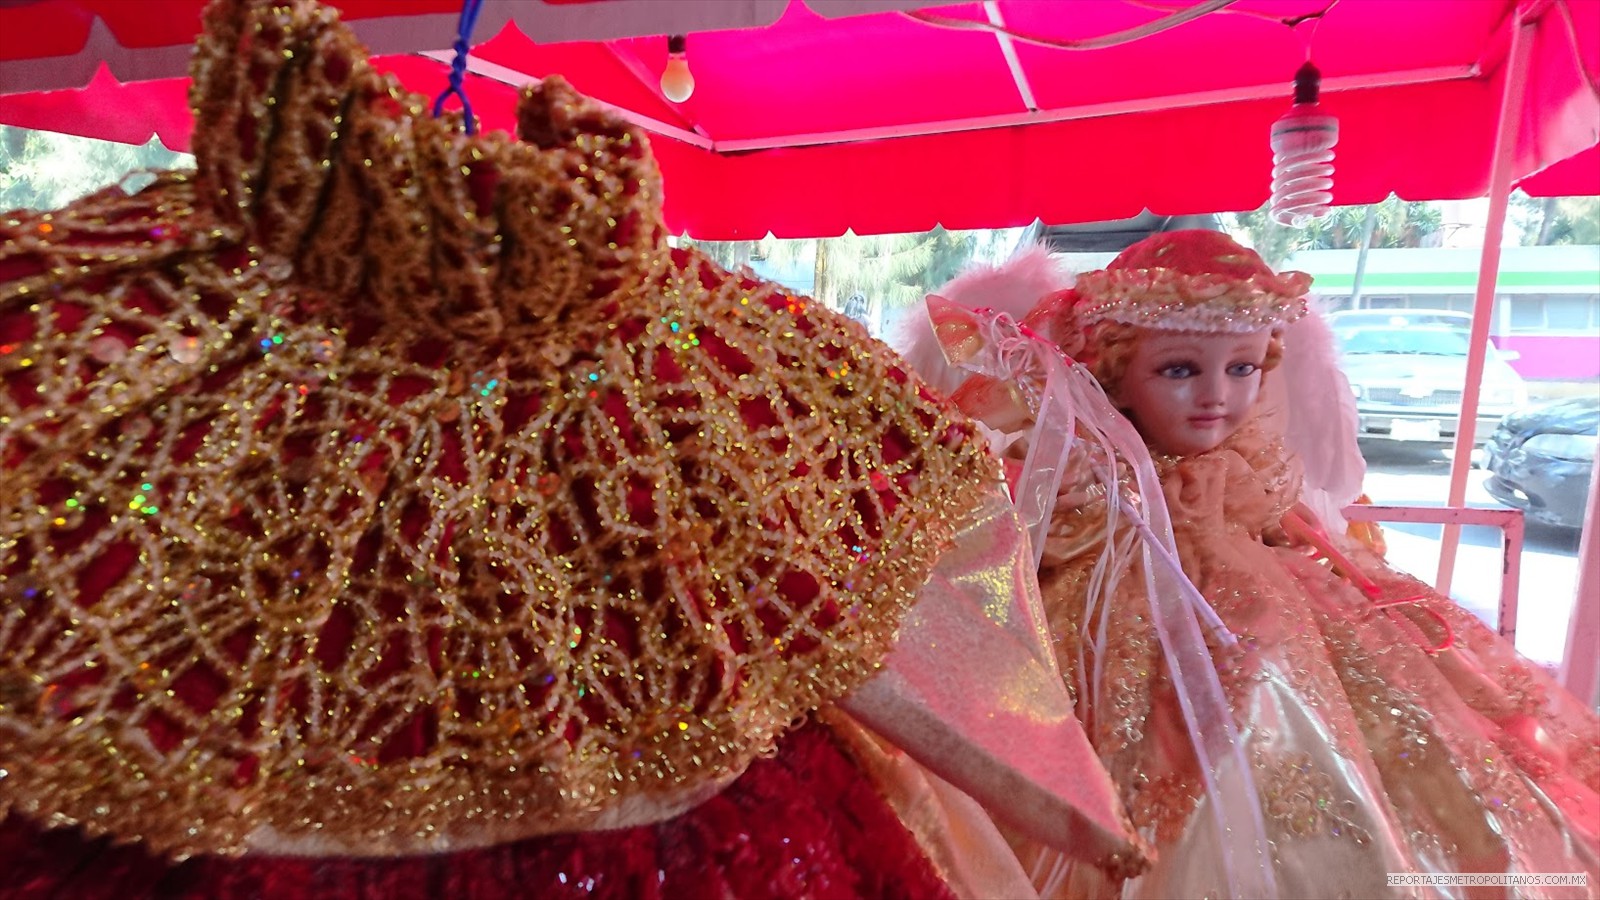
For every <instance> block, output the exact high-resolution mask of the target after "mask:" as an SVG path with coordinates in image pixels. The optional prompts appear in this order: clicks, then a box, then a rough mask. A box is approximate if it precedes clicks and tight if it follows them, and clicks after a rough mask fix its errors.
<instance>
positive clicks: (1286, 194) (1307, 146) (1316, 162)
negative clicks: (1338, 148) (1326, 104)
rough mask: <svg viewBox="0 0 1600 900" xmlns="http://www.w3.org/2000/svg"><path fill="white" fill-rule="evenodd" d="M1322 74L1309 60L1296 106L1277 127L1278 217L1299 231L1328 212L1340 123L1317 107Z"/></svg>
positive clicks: (1299, 79) (1298, 79)
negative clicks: (1335, 145)
mask: <svg viewBox="0 0 1600 900" xmlns="http://www.w3.org/2000/svg"><path fill="white" fill-rule="evenodd" d="M1321 85H1322V73H1320V72H1318V71H1317V67H1316V66H1314V65H1312V64H1311V63H1310V62H1307V63H1306V64H1305V65H1303V66H1301V67H1300V71H1298V72H1296V73H1295V76H1294V106H1293V107H1291V108H1290V109H1289V111H1288V112H1287V113H1284V114H1283V116H1282V117H1280V118H1279V119H1278V121H1276V122H1273V123H1272V204H1271V210H1272V218H1273V220H1274V221H1276V222H1278V223H1279V224H1282V225H1287V226H1289V227H1291V228H1299V227H1301V226H1303V225H1305V224H1306V223H1307V222H1310V221H1311V220H1313V219H1320V218H1322V217H1323V216H1326V215H1327V214H1328V204H1329V203H1331V202H1332V201H1333V145H1334V144H1337V143H1338V142H1339V120H1338V119H1336V118H1334V117H1333V116H1330V115H1327V114H1326V113H1324V112H1323V111H1322V109H1321V107H1319V106H1318V105H1317V95H1318V93H1319V91H1320V89H1321Z"/></svg>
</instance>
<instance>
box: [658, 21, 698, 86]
mask: <svg viewBox="0 0 1600 900" xmlns="http://www.w3.org/2000/svg"><path fill="white" fill-rule="evenodd" d="M685 43H686V41H685V39H684V36H683V35H681V34H675V35H673V36H672V37H670V38H667V66H666V68H664V69H662V70H661V93H662V95H663V96H665V97H666V98H667V99H668V100H671V101H672V102H673V103H682V102H683V101H685V100H687V99H689V97H690V96H691V95H693V94H694V73H693V72H690V71H689V60H688V57H686V56H685V55H684V45H685Z"/></svg>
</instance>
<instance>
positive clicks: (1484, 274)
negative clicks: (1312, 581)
mask: <svg viewBox="0 0 1600 900" xmlns="http://www.w3.org/2000/svg"><path fill="white" fill-rule="evenodd" d="M1525 12H1526V10H1525V9H1521V8H1519V9H1518V11H1517V14H1516V18H1515V19H1514V20H1513V25H1512V28H1511V49H1510V52H1509V53H1507V54H1506V83H1505V90H1504V91H1503V92H1502V94H1501V98H1500V121H1499V122H1498V123H1497V125H1496V127H1495V135H1494V157H1493V160H1492V162H1491V164H1490V169H1489V221H1488V223H1487V227H1486V228H1485V229H1484V235H1483V255H1482V257H1481V258H1480V260H1479V263H1478V294H1477V298H1476V300H1475V302H1474V303H1473V306H1472V333H1471V346H1470V347H1468V349H1467V383H1466V384H1464V385H1462V391H1461V413H1460V415H1459V416H1458V417H1457V419H1456V443H1455V455H1454V456H1453V457H1452V458H1451V460H1450V497H1449V499H1448V500H1447V501H1446V505H1447V506H1463V505H1465V503H1466V499H1467V474H1468V472H1469V471H1471V469H1472V447H1473V444H1474V443H1475V441H1474V438H1476V437H1477V434H1476V432H1477V430H1478V427H1477V426H1478V394H1479V389H1480V388H1481V387H1482V384H1483V360H1484V357H1485V356H1486V355H1487V353H1488V349H1489V323H1490V319H1491V318H1492V317H1493V315H1494V289H1495V280H1496V277H1497V276H1498V274H1499V271H1500V238H1501V235H1502V234H1503V233H1504V231H1505V224H1506V204H1507V202H1508V201H1509V200H1510V197H1511V165H1512V158H1513V156H1514V154H1515V151H1516V145H1517V133H1518V131H1519V129H1520V128H1521V125H1522V99H1523V95H1524V94H1525V93H1526V87H1527V80H1528V60H1529V57H1530V55H1531V54H1532V52H1533V30H1534V29H1535V28H1536V27H1538V25H1537V21H1536V20H1534V19H1531V18H1528V17H1525V15H1524V13H1525ZM1460 542H1461V526H1459V525H1446V526H1445V527H1444V535H1443V538H1442V540H1440V542H1439V574H1438V578H1437V579H1436V580H1435V582H1434V584H1435V586H1437V587H1438V589H1439V593H1441V594H1444V595H1446V596H1448V595H1449V594H1450V579H1451V576H1452V575H1453V574H1454V572H1455V567H1456V549H1457V547H1458V546H1459V544H1460Z"/></svg>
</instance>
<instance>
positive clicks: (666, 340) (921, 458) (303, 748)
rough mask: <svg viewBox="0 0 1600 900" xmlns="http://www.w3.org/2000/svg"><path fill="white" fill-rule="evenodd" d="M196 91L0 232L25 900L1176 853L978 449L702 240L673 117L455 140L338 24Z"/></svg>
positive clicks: (251, 26) (227, 66)
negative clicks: (108, 170)
mask: <svg viewBox="0 0 1600 900" xmlns="http://www.w3.org/2000/svg"><path fill="white" fill-rule="evenodd" d="M194 76H195V77H194V86H193V94H192V97H193V100H194V103H195V107H196V117H197V125H196V131H195V137H194V149H195V155H196V160H197V164H198V169H197V171H196V173H195V174H194V175H193V176H192V177H189V176H185V175H182V174H178V173H168V174H166V175H163V176H162V177H160V178H159V179H158V180H157V181H156V183H155V184H154V185H152V186H151V187H149V188H148V189H146V190H144V191H142V192H140V193H138V194H136V195H133V196H127V195H125V194H123V193H121V192H120V191H119V190H115V189H113V190H110V191H106V192H102V193H101V194H98V195H95V196H92V197H89V198H86V199H84V200H82V201H79V202H77V203H74V204H73V205H71V206H69V207H68V208H66V209H63V210H58V211H55V212H51V213H39V214H35V213H26V214H17V215H15V216H12V217H9V218H7V219H6V220H4V222H0V478H3V479H4V482H5V488H4V490H3V491H0V599H3V601H4V602H3V605H0V819H3V821H0V896H13V895H15V894H17V893H20V894H22V895H24V896H51V895H62V896H75V897H81V896H93V895H95V894H96V893H98V894H101V895H105V896H116V897H139V896H151V895H153V896H189V897H253V896H273V897H340V898H349V897H405V896H449V897H461V898H472V897H502V896H513V895H538V896H563V895H566V894H583V895H592V896H610V897H650V896H775V897H802V896H827V895H853V894H862V895H875V896H890V897H894V896H904V897H920V896H930V897H949V896H972V895H1015V894H1020V893H1023V892H1027V891H1030V890H1031V888H1030V887H1029V886H1028V884H1027V882H1026V880H1025V879H1023V877H1022V875H1021V873H1020V870H1018V869H1016V867H1015V863H1014V860H1013V861H1012V862H1011V868H1010V869H1007V868H1006V867H1005V865H1004V864H1003V863H1004V862H1005V859H1004V858H1002V857H1003V856H1004V854H1003V853H995V852H991V851H993V850H994V849H995V848H1001V849H1002V850H1003V848H1004V847H1005V843H1004V841H1003V840H1002V839H1001V837H1000V835H999V833H998V831H997V830H996V828H995V826H994V824H993V823H992V822H991V821H990V819H989V813H988V812H986V811H985V810H984V809H982V808H980V807H979V806H978V803H977V801H983V802H985V803H986V804H987V806H988V808H989V809H992V810H994V812H995V815H996V818H998V819H1001V820H1004V821H1006V822H1008V823H1009V826H1008V827H1018V828H1021V829H1022V830H1023V831H1025V832H1027V833H1029V834H1032V835H1034V836H1036V837H1038V838H1039V839H1040V840H1041V841H1043V842H1045V843H1047V844H1049V845H1051V846H1055V847H1059V848H1061V849H1062V850H1064V851H1066V852H1069V853H1072V854H1074V855H1075V856H1082V857H1084V858H1086V859H1090V860H1093V861H1095V862H1097V863H1099V864H1104V865H1106V866H1108V867H1110V868H1112V869H1114V870H1117V871H1121V872H1123V873H1124V874H1126V873H1127V872H1130V871H1136V870H1137V869H1138V868H1139V867H1140V866H1141V865H1142V863H1143V859H1144V857H1143V854H1142V852H1141V850H1140V847H1139V846H1138V842H1137V841H1136V840H1135V839H1134V838H1133V837H1132V836H1131V834H1130V832H1129V830H1128V829H1127V828H1126V826H1125V823H1124V821H1123V819H1122V813H1121V811H1120V807H1119V803H1118V801H1117V799H1116V797H1115V794H1114V791H1113V789H1112V787H1111V784H1110V782H1109V779H1108V778H1107V777H1106V774H1105V772H1104V771H1103V769H1102V768H1101V767H1100V765H1099V764H1098V762H1097V761H1096V760H1095V758H1094V756H1093V754H1092V752H1091V751H1090V750H1089V748H1088V746H1087V743H1086V741H1085V740H1084V738H1083V735H1082V733H1081V731H1080V730H1079V727H1078V725H1077V723H1076V720H1075V719H1074V718H1073V716H1072V715H1071V710H1070V704H1069V702H1068V700H1067V697H1066V695H1065V692H1064V689H1062V687H1061V686H1060V679H1059V676H1058V674H1057V673H1056V671H1055V668H1054V658H1053V656H1052V655H1051V654H1050V653H1049V651H1048V649H1047V647H1046V645H1045V643H1044V642H1043V641H1042V639H1041V636H1042V634H1043V630H1042V621H1041V619H1042V613H1040V612H1039V609H1038V605H1037V604H1038V597H1037V588H1036V585H1035V582H1034V580H1033V577H1032V566H1031V564H1029V563H1028V561H1027V559H1026V556H1025V554H1024V553H1022V552H1021V549H1022V548H1024V547H1025V546H1026V543H1025V541H1024V540H1023V538H1022V532H1021V530H1020V528H1019V527H1018V525H1017V523H1016V519H1015V515H1014V512H1013V511H1012V509H1011V507H1010V504H1009V502H1008V501H1007V499H1006V497H1005V496H1004V492H1003V488H1002V484H1001V482H1000V479H999V477H998V470H997V467H996V465H995V462H994V460H993V458H992V457H991V456H990V455H989V453H988V451H987V448H986V446H985V443H984V441H983V440H982V439H980V438H979V437H978V436H977V433H976V431H975V428H974V425H973V423H971V422H970V421H969V420H968V419H967V418H966V417H964V416H963V415H961V414H960V413H959V412H958V411H956V410H955V409H954V408H953V407H952V406H951V405H950V404H948V403H947V402H945V401H943V400H941V399H940V398H938V397H936V396H934V395H933V394H932V393H931V392H929V391H928V390H926V389H925V388H924V387H923V386H922V384H921V383H920V381H919V380H917V379H916V378H915V377H913V376H911V375H909V374H908V373H907V372H906V371H905V370H904V369H903V367H902V366H901V365H900V363H899V361H898V360H896V359H895V358H894V357H893V355H892V354H890V353H889V352H888V351H887V350H886V349H885V348H883V347H881V346H879V345H876V344H875V343H873V342H872V341H871V340H870V339H868V338H867V337H866V335H865V333H864V332H863V331H862V330H861V329H860V328H859V326H857V325H855V324H853V323H850V322H848V321H846V320H844V319H842V318H840V317H838V316H835V315H833V314H831V313H829V312H828V311H826V310H824V309H821V308H819V307H816V306H812V305H810V304H808V303H807V301H806V300H805V299H804V298H801V297H794V296H790V295H788V294H786V293H783V292H782V291H781V290H779V289H778V288H777V287H776V286H774V285H771V284H767V283H762V282H759V281H755V280H753V279H747V278H740V277H737V276H734V275H731V274H729V273H727V272H725V271H723V270H721V269H720V268H718V267H716V266H715V265H713V264H712V263H710V262H709V260H707V259H706V258H704V257H703V256H701V255H698V254H697V253H695V252H694V251H688V250H672V249H670V248H668V247H667V246H666V245H665V241H664V229H663V227H662V223H661V219H660V189H661V186H660V177H659V173H658V171H657V169H656V166H655V163H654V159H653V157H652V156H651V153H650V149H649V146H648V143H647V142H646V141H645V139H644V137H643V135H642V134H641V133H640V132H638V131H636V130H635V129H633V128H631V127H629V126H628V125H626V124H625V123H624V122H622V121H621V120H619V119H618V118H616V117H614V116H612V115H610V114H607V113H604V112H602V111H601V110H599V109H598V108H597V107H595V106H594V105H592V104H590V103H589V102H587V101H586V100H584V99H583V98H582V97H580V96H578V95H577V94H576V93H575V92H573V91H572V90H571V89H570V88H568V87H567V86H566V85H565V83H564V82H562V81H561V80H560V79H559V78H554V77H552V78H550V79H547V80H546V82H545V83H544V84H543V85H541V86H539V87H538V88H536V89H531V90H530V91H528V92H527V93H526V94H525V95H524V96H523V98H522V101H521V106H520V107H519V115H520V119H519V131H520V133H521V137H522V140H521V141H517V140H513V139H511V138H509V137H508V136H506V135H485V136H480V137H467V136H463V135H461V134H460V133H459V132H458V128H457V127H456V124H457V123H453V122H451V121H449V120H439V119H431V118H427V117H426V116H424V115H422V112H421V111H422V109H423V108H424V103H423V101H422V98H420V97H415V96H412V95H409V94H407V93H406V92H405V91H403V90H402V89H400V88H399V86H398V85H397V84H395V83H394V81H393V80H392V79H391V78H389V77H387V76H385V75H383V74H381V73H380V72H378V71H377V70H376V69H375V68H374V67H373V66H371V65H370V64H369V62H368V60H367V58H366V53H365V51H364V49H363V48H361V47H360V46H359V44H357V42H356V41H355V40H354V38H353V37H352V36H351V34H350V33H349V32H348V30H347V29H345V28H344V27H343V26H342V25H341V24H340V23H339V22H338V21H337V18H336V16H335V15H334V14H333V13H332V11H330V10H327V9H324V8H322V7H320V6H319V5H317V4H316V3H313V2H309V0H293V2H278V0H218V2H216V3H214V4H212V5H211V6H210V7H209V8H208V10H207V13H206V18H205V30H204V33H203V35H202V38H201V42H200V46H199V48H198V50H197V53H196V57H195V65H194ZM980 576H981V577H980ZM957 642H960V643H961V646H963V647H965V648H966V651H965V656H964V658H965V659H966V663H967V664H965V665H963V666H960V667H957V668H956V669H955V670H954V671H952V669H951V667H950V665H949V658H950V647H951V646H952V644H953V643H957ZM1040 745H1045V746H1050V747H1051V748H1052V751H1051V753H1049V754H1039V753H1037V752H1035V750H1034V748H1035V747H1036V746H1040ZM1080 751H1081V752H1080Z"/></svg>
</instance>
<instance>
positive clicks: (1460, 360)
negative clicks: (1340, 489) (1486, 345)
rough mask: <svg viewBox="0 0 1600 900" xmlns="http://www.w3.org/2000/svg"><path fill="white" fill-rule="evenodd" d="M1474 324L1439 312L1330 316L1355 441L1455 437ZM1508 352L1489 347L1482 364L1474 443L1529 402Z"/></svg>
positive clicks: (1361, 312)
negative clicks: (1352, 404)
mask: <svg viewBox="0 0 1600 900" xmlns="http://www.w3.org/2000/svg"><path fill="white" fill-rule="evenodd" d="M1471 323H1472V319H1471V317H1469V316H1466V315H1463V314H1461V313H1453V312H1447V311H1443V310H1421V309H1398V310H1352V311H1349V312H1340V313H1333V314H1332V315H1330V316H1328V325H1329V327H1330V328H1332V329H1333V333H1334V336H1335V337H1336V338H1338V341H1339V350H1340V353H1341V362H1340V368H1341V369H1342V370H1343V371H1344V374H1345V377H1346V378H1348V379H1349V380H1350V388H1351V390H1353V391H1355V395H1356V410H1357V411H1358V412H1359V413H1360V414H1361V436H1362V437H1365V438H1383V439H1388V440H1396V441H1423V442H1442V441H1449V440H1453V439H1454V438H1455V433H1456V422H1457V419H1458V418H1459V416H1460V415H1461V399H1462V394H1463V391H1464V388H1465V385H1466V382H1467V348H1468V347H1469V345H1470V341H1469V335H1470V333H1471ZM1514 358H1515V355H1514V354H1509V353H1504V352H1501V351H1499V350H1496V349H1494V348H1493V347H1491V348H1490V349H1489V354H1488V356H1487V357H1486V358H1485V359H1484V363H1483V388H1482V390H1481V391H1480V393H1479V397H1478V425H1477V429H1476V430H1475V432H1474V435H1475V443H1478V444H1481V443H1483V442H1484V441H1485V440H1486V439H1487V438H1488V436H1489V433H1490V432H1491V431H1493V430H1494V427H1495V425H1496V424H1498V423H1499V421H1500V418H1501V417H1502V416H1504V415H1506V414H1508V413H1510V412H1511V411H1513V410H1515V409H1517V408H1518V407H1520V406H1523V405H1524V404H1526V403H1527V402H1528V388H1527V385H1526V384H1524V383H1523V381H1522V376H1520V375H1518V374H1517V373H1516V371H1515V370H1513V369H1512V368H1511V366H1510V365H1508V364H1507V360H1509V359H1514Z"/></svg>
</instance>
